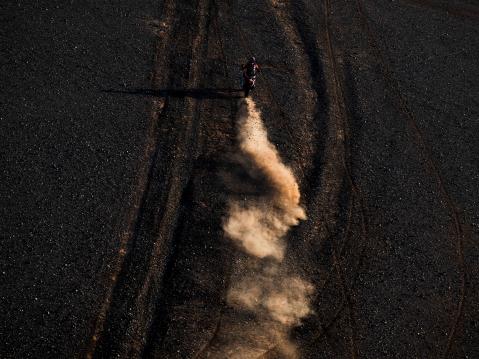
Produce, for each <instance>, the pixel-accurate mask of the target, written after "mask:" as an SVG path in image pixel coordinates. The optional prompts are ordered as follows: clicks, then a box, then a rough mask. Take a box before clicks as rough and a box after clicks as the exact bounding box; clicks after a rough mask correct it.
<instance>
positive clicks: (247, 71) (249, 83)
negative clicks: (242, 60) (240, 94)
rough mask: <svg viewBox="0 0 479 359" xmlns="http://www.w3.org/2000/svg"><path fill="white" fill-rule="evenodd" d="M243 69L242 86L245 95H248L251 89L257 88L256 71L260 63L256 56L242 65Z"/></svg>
mask: <svg viewBox="0 0 479 359" xmlns="http://www.w3.org/2000/svg"><path fill="white" fill-rule="evenodd" d="M241 70H242V71H243V79H242V88H243V90H244V95H245V97H248V96H249V92H250V90H254V88H255V84H256V73H257V72H258V71H259V65H258V64H257V63H256V59H255V58H254V56H253V57H251V58H250V59H249V61H248V62H247V63H246V64H245V65H242V66H241Z"/></svg>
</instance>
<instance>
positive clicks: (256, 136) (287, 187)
mask: <svg viewBox="0 0 479 359" xmlns="http://www.w3.org/2000/svg"><path fill="white" fill-rule="evenodd" d="M237 126H238V143H239V147H240V151H241V153H240V155H241V156H243V157H244V158H245V161H242V166H243V167H245V168H244V170H245V171H246V172H247V173H248V174H249V175H250V177H251V178H255V179H261V181H262V182H266V183H261V186H260V187H261V188H263V189H266V190H265V191H264V193H259V194H255V195H254V196H252V195H248V194H245V195H244V196H242V198H241V199H238V198H235V199H232V200H231V201H230V203H229V210H228V214H227V216H226V218H225V220H224V223H223V229H224V232H225V235H226V236H227V237H228V238H230V239H231V240H233V241H234V242H235V243H236V244H237V245H238V246H239V248H241V249H242V251H243V252H244V254H245V257H244V258H243V259H242V260H241V261H240V262H241V263H240V264H238V268H237V275H236V277H237V278H235V280H234V281H232V283H233V284H232V285H231V287H230V288H229V291H228V294H227V302H228V304H229V305H230V306H231V307H232V308H235V309H236V310H238V311H239V313H243V315H247V316H252V317H253V318H254V319H251V318H250V319H245V320H243V321H241V320H240V322H241V323H239V322H238V323H237V324H236V325H238V326H240V327H241V328H240V331H241V333H242V334H241V335H242V338H241V339H239V338H238V337H235V338H230V340H228V342H229V343H228V344H227V345H226V346H225V347H224V348H223V354H227V355H228V357H231V358H241V359H243V358H245V359H246V358H257V357H267V356H268V355H273V356H274V357H281V358H288V359H292V358H297V357H298V353H297V349H296V347H295V345H294V344H293V343H292V342H291V341H290V340H289V337H288V336H289V330H290V329H291V328H293V327H294V326H297V325H299V324H301V320H302V319H303V318H305V317H307V316H308V315H310V314H312V310H311V306H310V301H309V297H310V296H311V295H312V294H313V291H314V287H313V286H312V285H311V284H310V283H308V282H307V281H305V280H303V279H302V278H301V277H300V276H299V275H297V274H295V273H294V268H291V267H292V266H291V264H292V263H290V262H289V261H284V259H285V250H286V239H285V236H286V234H287V232H288V230H289V229H290V228H291V227H292V226H295V225H298V224H299V221H300V220H304V219H306V214H305V211H304V209H303V208H302V207H301V206H300V192H299V187H298V183H297V181H296V178H295V177H294V174H293V172H292V170H291V169H290V168H289V167H288V166H286V165H285V164H284V163H283V162H282V161H281V158H280V156H279V154H278V151H277V150H276V148H275V146H274V145H273V144H272V143H271V142H270V141H269V140H268V134H267V131H266V129H265V126H264V124H263V121H262V119H261V113H260V111H259V110H258V109H257V108H256V105H255V103H254V102H253V100H251V99H249V98H247V99H245V100H243V101H242V102H241V103H240V108H239V113H238V118H237ZM286 262H288V264H286ZM227 348H228V349H227ZM271 353H273V354H271Z"/></svg>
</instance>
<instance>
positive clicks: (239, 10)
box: [0, 0, 479, 358]
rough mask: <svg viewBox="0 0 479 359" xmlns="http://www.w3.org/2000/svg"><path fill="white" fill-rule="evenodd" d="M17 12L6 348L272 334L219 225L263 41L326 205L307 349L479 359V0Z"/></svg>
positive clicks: (311, 178) (289, 125) (106, 352)
mask: <svg viewBox="0 0 479 359" xmlns="http://www.w3.org/2000/svg"><path fill="white" fill-rule="evenodd" d="M1 8H2V10H3V11H2V15H1V16H2V18H1V20H2V25H3V26H4V28H5V36H3V37H2V49H4V52H5V53H6V57H5V59H4V60H2V73H3V76H4V78H5V80H4V81H3V83H2V86H1V93H2V113H1V120H2V122H1V126H3V127H2V129H1V131H0V133H1V135H0V136H2V138H1V142H0V143H1V149H2V159H1V160H2V177H1V181H2V185H3V186H2V189H1V190H0V195H1V203H2V206H1V211H2V213H1V215H2V219H3V220H2V227H1V233H2V257H1V260H0V264H1V267H2V268H1V269H2V270H1V273H0V275H1V276H2V281H1V309H2V318H1V322H2V323H1V324H0V335H1V338H2V341H1V343H0V344H1V347H0V357H2V358H3V357H5V358H10V357H12V358H13V357H15V358H22V357H35V358H36V357H39V358H44V357H52V358H53V357H72V356H78V357H89V356H90V355H91V356H94V357H97V358H108V357H125V358H133V357H156V358H205V357H215V358H216V357H218V358H223V357H225V354H224V353H223V354H221V353H222V349H221V348H222V345H223V344H224V343H225V341H231V342H233V343H234V341H235V339H236V338H241V337H242V336H243V335H244V333H245V331H246V329H248V328H251V326H252V324H251V323H253V326H254V320H251V321H249V322H248V321H246V322H241V321H240V320H241V319H239V318H240V316H239V315H238V313H237V312H235V311H234V310H233V309H232V308H229V307H228V305H227V304H226V300H225V294H226V292H227V289H228V287H229V285H230V281H231V280H232V281H234V280H240V279H241V277H242V274H243V273H242V272H241V266H239V265H238V263H239V261H240V260H241V258H242V257H241V255H240V254H239V253H238V251H237V250H236V248H235V247H234V246H232V245H231V243H230V242H229V241H228V240H225V239H224V238H223V231H222V229H221V221H222V218H223V217H224V215H225V205H226V203H227V200H228V198H230V197H231V196H232V195H237V194H235V193H234V191H233V192H232V190H231V188H229V187H228V186H227V185H225V180H224V176H225V173H226V174H228V173H229V174H230V175H231V173H236V174H238V173H240V172H241V171H240V170H239V169H238V168H237V166H238V164H237V163H235V161H234V158H235V157H234V153H235V152H236V151H237V149H236V145H237V144H236V142H235V122H234V119H235V116H236V112H237V109H238V98H237V97H238V95H240V93H239V92H237V91H235V89H236V87H237V77H238V67H239V65H240V64H241V63H242V61H244V58H245V57H246V56H247V55H248V54H250V53H254V54H255V55H256V56H257V57H258V58H259V60H260V62H261V64H262V65H263V72H262V76H261V77H259V79H258V90H257V91H256V92H255V93H254V94H253V98H254V99H255V101H256V103H257V105H258V107H259V108H260V109H261V110H262V112H263V117H264V122H265V125H266V127H267V128H268V131H269V138H270V140H271V141H272V142H273V143H274V144H275V145H276V146H277V148H278V150H279V152H280V154H281V156H282V158H283V159H284V160H285V162H286V163H287V164H288V165H290V166H291V167H292V169H293V171H294V172H295V174H296V176H297V178H298V181H299V183H300V186H301V193H302V198H303V200H302V202H303V205H304V206H305V207H306V209H307V213H308V220H307V221H305V222H303V223H302V224H301V225H300V226H298V227H297V228H295V229H294V230H292V231H291V233H290V235H289V236H288V241H289V243H290V245H289V248H288V259H287V264H288V266H289V267H290V269H291V270H292V271H293V272H295V273H298V274H301V275H302V276H303V277H304V278H306V279H308V280H309V281H310V282H312V283H314V285H315V287H316V293H315V295H314V297H313V298H312V306H313V308H314V311H315V314H314V315H312V316H311V317H310V318H307V319H306V320H305V321H304V323H303V325H302V326H300V327H298V328H295V329H294V330H293V331H292V333H291V338H292V340H293V341H294V342H295V343H297V346H298V348H299V352H300V356H301V357H302V358H345V357H352V358H360V357H363V358H401V357H404V358H424V357H434V358H436V357H442V358H476V357H479V345H478V343H479V334H478V333H479V324H478V323H479V314H478V313H479V305H478V303H479V297H478V295H479V294H478V293H479V290H478V288H479V282H478V278H479V277H478V269H477V268H478V266H477V264H478V259H479V250H478V245H477V244H478V240H479V206H478V203H477V202H478V199H479V193H478V192H479V186H478V183H479V182H478V174H479V168H478V167H479V158H478V154H477V153H478V152H477V150H476V148H477V145H478V143H477V142H478V139H477V133H479V128H478V127H479V121H478V120H479V119H478V115H479V102H478V101H477V99H476V95H477V94H478V93H479V85H478V80H479V73H478V72H479V67H478V66H477V61H476V59H475V55H476V54H477V50H478V48H479V44H478V42H479V18H478V9H477V5H475V3H474V2H473V1H469V2H465V1H454V2H445V1H439V0H438V1H432V0H431V1H429V0H417V1H416V0H400V1H391V2H381V1H373V0H364V1H363V0H357V1H356V0H340V1H334V2H330V1H323V2H313V1H285V0H284V1H280V0H271V1H266V0H265V1H262V0H260V1H242V0H235V1H231V2H225V3H223V2H220V1H214V0H195V1H183V0H181V1H173V0H165V1H160V2H156V1H142V2H140V3H137V2H135V3H128V4H127V3H126V2H115V3H104V4H97V3H87V4H85V3H83V4H81V5H80V4H71V5H68V6H66V5H65V4H63V3H60V2H58V3H57V4H56V3H51V2H49V3H48V5H47V4H39V3H37V4H35V5H28V4H22V3H9V2H7V3H6V4H3V5H1ZM154 35H157V36H156V37H155V36H154ZM155 46H156V47H155ZM155 52H156V53H155ZM152 110H153V111H152ZM125 233H126V234H125ZM122 258H124V260H123V259H122ZM463 279H464V282H463ZM461 303H462V305H461ZM458 308H461V310H460V311H458ZM243 324H244V325H243ZM453 329H454V335H452V334H451V331H452V330H453ZM263 357H264V358H277V357H280V355H279V353H276V352H275V351H274V350H273V351H271V352H270V353H269V354H265V355H264V356H263Z"/></svg>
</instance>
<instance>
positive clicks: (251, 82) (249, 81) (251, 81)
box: [241, 72, 256, 97]
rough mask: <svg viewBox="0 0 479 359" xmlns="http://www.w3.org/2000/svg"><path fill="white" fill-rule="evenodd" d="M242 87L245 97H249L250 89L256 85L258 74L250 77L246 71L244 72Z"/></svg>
mask: <svg viewBox="0 0 479 359" xmlns="http://www.w3.org/2000/svg"><path fill="white" fill-rule="evenodd" d="M241 87H242V89H243V91H244V97H248V96H249V93H250V91H252V90H254V88H255V87H256V75H254V76H251V77H248V76H247V75H246V73H245V72H243V76H242V84H241Z"/></svg>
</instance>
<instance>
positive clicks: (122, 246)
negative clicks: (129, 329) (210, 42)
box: [84, 0, 174, 359]
mask: <svg viewBox="0 0 479 359" xmlns="http://www.w3.org/2000/svg"><path fill="white" fill-rule="evenodd" d="M173 12H174V3H173V2H172V1H169V0H166V1H165V4H164V14H165V15H164V17H163V19H162V20H163V22H164V24H165V26H166V27H168V26H170V25H171V22H172V20H173V17H172V15H173ZM169 40H170V38H169V36H168V33H165V34H164V36H163V37H162V38H160V40H159V41H158V43H157V46H156V49H155V59H154V63H155V65H156V66H155V68H154V69H153V73H152V84H153V85H154V86H155V85H157V84H158V83H159V82H162V80H164V77H165V73H164V72H161V71H159V66H160V64H164V61H165V60H166V59H165V57H161V58H160V56H161V55H160V54H162V53H163V52H164V51H165V49H166V47H167V44H168V43H169ZM165 105H166V102H165V101H164V100H162V99H159V100H155V101H153V103H152V110H151V115H150V127H149V129H148V132H147V135H146V141H145V143H146V145H145V149H144V153H143V157H142V159H141V160H140V161H139V167H140V168H139V171H138V172H139V173H140V175H139V177H138V179H137V184H136V188H135V190H134V191H133V194H132V196H131V197H132V201H131V203H132V205H131V207H130V209H129V210H128V212H127V215H126V218H125V220H124V223H126V224H125V225H124V229H123V231H122V232H121V233H120V235H119V250H118V252H117V257H116V259H115V260H114V265H113V270H112V271H111V273H110V274H109V278H110V280H109V283H108V284H107V288H108V289H107V290H106V295H105V299H104V300H103V303H102V305H101V307H100V310H99V312H98V315H97V318H96V320H95V324H94V329H93V333H92V335H91V338H90V341H89V344H88V345H87V347H86V349H85V352H84V356H85V357H86V358H88V359H89V358H92V356H93V353H94V352H95V349H96V346H97V342H98V340H99V339H100V337H101V335H102V333H103V330H104V324H105V319H106V316H107V313H108V311H109V308H110V306H111V300H112V296H113V292H114V289H115V287H116V285H117V283H118V276H119V274H120V273H121V271H122V268H123V265H124V262H125V256H126V254H127V252H128V246H129V242H130V241H131V239H132V238H133V237H134V235H135V232H136V231H137V225H138V221H139V218H140V217H141V216H142V211H143V208H144V203H145V200H146V194H147V189H148V187H149V186H150V183H151V181H152V172H153V165H154V159H155V155H156V154H157V152H158V137H157V129H158V123H159V120H160V117H161V114H162V112H163V110H164V109H165Z"/></svg>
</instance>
